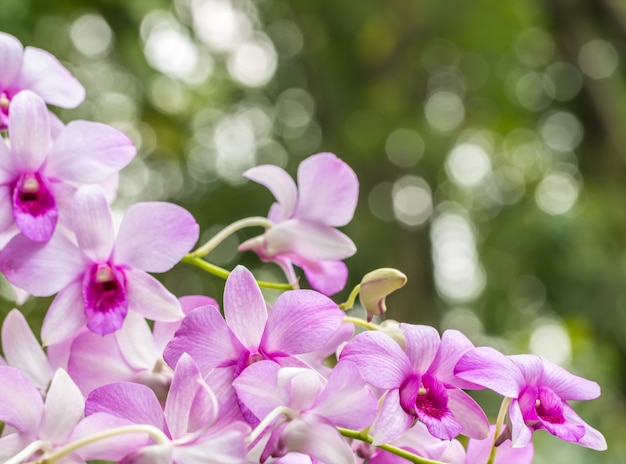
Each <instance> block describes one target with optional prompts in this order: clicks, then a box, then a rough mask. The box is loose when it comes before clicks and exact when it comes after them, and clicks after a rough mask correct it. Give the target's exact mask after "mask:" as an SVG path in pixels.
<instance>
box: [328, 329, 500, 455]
mask: <svg viewBox="0 0 626 464" xmlns="http://www.w3.org/2000/svg"><path fill="white" fill-rule="evenodd" d="M400 328H401V329H402V332H403V334H404V336H405V349H404V350H403V349H402V348H401V347H400V345H399V344H398V343H396V341H395V340H394V339H392V338H391V337H389V336H388V335H385V334H384V333H381V332H377V331H370V332H364V333H361V334H359V335H357V336H356V337H354V338H353V339H352V340H351V341H350V342H348V344H347V345H346V346H345V347H344V349H343V350H342V351H341V355H340V361H343V360H346V361H352V362H354V363H355V364H356V365H357V366H358V368H359V371H360V372H361V375H362V376H363V378H364V379H365V380H366V381H367V382H368V383H370V384H371V385H372V386H374V387H376V388H380V389H383V390H386V394H385V396H384V400H383V403H382V406H381V411H380V412H379V414H378V417H377V418H376V421H375V422H374V424H373V425H372V429H371V433H372V435H373V437H374V444H379V443H387V442H390V441H393V440H395V439H397V438H398V437H400V436H401V435H402V434H403V433H405V432H406V431H407V430H409V428H410V427H411V426H412V425H413V423H414V422H415V420H416V419H419V420H420V421H421V422H423V423H424V424H425V425H426V427H427V428H428V431H429V432H430V434H431V435H433V436H434V437H436V438H442V439H447V440H450V439H452V438H454V437H456V436H457V435H459V434H460V433H463V434H464V435H467V436H469V437H475V438H485V437H486V436H487V434H488V433H489V422H488V421H487V417H486V416H485V413H484V412H483V410H482V409H481V408H480V406H478V404H476V402H475V401H474V400H473V399H472V398H471V397H470V396H469V395H468V394H467V393H465V392H464V391H462V390H461V388H472V387H473V385H472V384H471V383H469V382H464V381H462V380H459V379H456V378H455V377H454V375H453V368H454V364H455V363H456V361H457V360H458V359H459V358H460V357H461V356H462V355H463V353H465V352H467V351H469V350H470V349H472V348H473V345H472V344H471V342H470V341H469V340H468V339H467V338H466V337H465V336H464V335H463V334H461V333H460V332H458V331H455V330H447V331H445V332H444V333H443V335H442V337H441V339H440V338H439V334H438V333H437V330H435V329H434V328H433V327H429V326H417V325H411V324H404V323H402V324H400Z"/></svg>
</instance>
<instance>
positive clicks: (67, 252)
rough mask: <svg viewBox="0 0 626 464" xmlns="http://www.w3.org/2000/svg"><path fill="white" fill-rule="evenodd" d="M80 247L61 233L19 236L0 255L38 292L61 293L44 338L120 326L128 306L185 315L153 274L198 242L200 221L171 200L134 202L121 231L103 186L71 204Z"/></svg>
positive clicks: (21, 283)
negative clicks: (41, 239)
mask: <svg viewBox="0 0 626 464" xmlns="http://www.w3.org/2000/svg"><path fill="white" fill-rule="evenodd" d="M73 225H74V232H75V234H76V239H77V241H78V245H76V244H74V243H73V242H71V241H70V240H69V239H68V238H66V237H65V236H64V235H62V234H61V233H60V232H57V233H55V234H54V236H53V237H52V239H51V240H50V241H49V242H47V243H38V242H32V241H30V240H29V239H28V238H26V237H24V236H23V235H18V236H16V237H15V238H13V239H12V240H11V242H9V244H8V245H7V246H6V247H5V249H4V250H3V251H2V253H0V269H1V270H2V272H4V274H5V275H6V277H7V279H9V281H11V282H12V283H13V284H14V285H17V286H18V287H21V288H24V289H26V290H28V291H29V292H30V293H31V294H33V295H35V296H48V295H53V294H54V293H56V292H58V295H57V296H56V298H55V299H54V301H53V302H52V304H51V305H50V308H49V310H48V312H47V314H46V316H45V319H44V322H43V327H42V340H43V342H44V344H46V345H47V344H55V343H60V342H62V341H64V340H67V339H69V338H71V337H72V336H73V335H75V334H76V333H77V332H78V331H79V330H80V329H81V328H82V327H83V326H84V325H85V324H86V325H87V328H88V329H89V330H91V331H92V332H95V333H98V334H100V335H105V334H108V333H112V332H115V331H116V330H118V329H119V328H120V327H121V326H122V323H123V322H124V318H125V317H126V314H127V312H128V311H129V310H131V311H137V312H138V313H139V314H141V315H142V316H144V317H147V318H149V319H154V320H162V321H176V320H179V319H182V317H183V312H182V310H181V307H180V303H179V302H178V300H177V299H176V297H175V296H174V295H172V294H171V293H170V292H169V291H168V290H167V289H166V288H165V287H164V286H163V285H162V284H161V283H160V282H158V281H157V280H156V279H155V278H154V277H152V276H150V275H149V274H148V272H165V271H167V270H169V269H171V268H172V267H173V266H174V265H175V264H176V263H178V262H179V261H180V259H181V258H182V257H183V256H184V255H185V253H187V252H188V251H189V250H190V249H191V247H192V246H193V245H194V244H195V242H196V240H197V238H198V229H199V227H198V224H197V223H196V221H195V220H194V218H193V216H192V215H191V214H190V213H189V212H188V211H186V210H185V209H183V208H181V207H180V206H177V205H174V204H171V203H161V202H146V203H137V204H135V205H133V206H131V207H130V208H129V209H128V211H127V212H126V214H125V215H124V218H123V219H122V223H121V225H120V229H119V232H118V233H117V237H116V235H115V233H114V229H113V221H112V218H111V211H110V209H109V205H108V203H107V201H106V198H105V195H104V192H103V190H102V189H101V188H100V187H99V186H85V187H82V188H81V189H80V190H79V191H78V192H77V193H76V195H75V197H74V202H73Z"/></svg>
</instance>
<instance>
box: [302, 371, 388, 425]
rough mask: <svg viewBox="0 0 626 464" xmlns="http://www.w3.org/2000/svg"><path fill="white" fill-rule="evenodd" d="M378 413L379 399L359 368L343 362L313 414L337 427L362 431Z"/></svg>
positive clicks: (331, 376) (331, 378)
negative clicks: (366, 382)
mask: <svg viewBox="0 0 626 464" xmlns="http://www.w3.org/2000/svg"><path fill="white" fill-rule="evenodd" d="M377 410H378V400H377V399H376V397H375V396H374V394H373V393H372V391H371V389H370V388H369V387H368V386H367V385H366V384H365V381H364V380H363V378H362V377H361V375H360V374H359V370H358V369H357V367H356V366H355V365H354V364H353V363H351V362H349V361H343V362H340V363H338V364H337V365H336V366H335V367H334V369H333V370H332V372H331V374H330V377H329V379H328V383H327V384H326V388H325V389H324V391H323V392H322V394H321V395H320V396H319V398H318V399H317V401H316V404H315V407H314V408H312V409H311V412H313V413H315V414H318V415H320V416H322V417H324V418H326V419H328V420H329V421H330V422H331V423H332V424H333V425H335V426H337V427H345V428H349V429H356V430H361V429H363V428H365V427H368V426H369V425H371V424H372V422H374V418H375V417H376V411H377Z"/></svg>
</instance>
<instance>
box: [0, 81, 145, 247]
mask: <svg viewBox="0 0 626 464" xmlns="http://www.w3.org/2000/svg"><path fill="white" fill-rule="evenodd" d="M10 109H11V120H10V122H9V139H10V143H7V142H6V141H4V140H0V232H2V233H3V236H4V238H3V242H2V243H0V245H4V243H6V241H7V240H8V239H10V238H11V237H12V236H13V235H15V234H16V233H17V232H22V234H24V235H25V236H26V237H28V238H29V239H30V240H34V241H37V242H45V241H48V240H49V239H50V237H51V236H52V234H53V233H54V231H55V229H56V225H57V222H58V221H59V220H60V221H66V222H68V221H67V220H68V219H69V216H70V211H71V199H72V196H73V194H74V192H75V191H76V189H77V187H79V186H81V185H84V184H98V183H103V182H105V181H108V180H109V179H112V178H114V177H115V175H117V173H118V171H119V170H120V169H122V168H123V167H124V166H126V165H127V164H128V163H129V162H130V161H131V160H132V158H133V157H134V156H135V152H136V150H135V147H134V146H133V144H132V142H131V141H130V140H129V139H128V137H126V136H125V135H124V134H123V133H121V132H120V131H118V130H117V129H114V128H112V127H109V126H107V125H105V124H100V123H96V122H88V121H74V122H71V123H70V124H68V125H67V126H65V127H63V128H62V130H61V132H60V133H59V134H58V136H56V137H55V138H53V137H52V132H51V129H50V118H49V115H48V110H47V108H46V104H45V103H44V101H43V100H42V99H41V98H40V97H39V96H38V95H36V94H34V93H33V92H30V91H23V92H20V93H19V94H18V95H16V96H15V98H13V100H12V101H11V105H10Z"/></svg>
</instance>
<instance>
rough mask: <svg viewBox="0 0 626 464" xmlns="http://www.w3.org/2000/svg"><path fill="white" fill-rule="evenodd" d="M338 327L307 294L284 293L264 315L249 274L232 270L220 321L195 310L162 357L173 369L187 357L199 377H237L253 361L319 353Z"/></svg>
mask: <svg viewBox="0 0 626 464" xmlns="http://www.w3.org/2000/svg"><path fill="white" fill-rule="evenodd" d="M342 321H343V312H342V311H341V310H340V309H339V307H338V306H337V304H336V303H335V302H334V301H332V300H331V299H329V298H328V297H326V296H324V295H322V294H320V293H317V292H315V291H313V290H291V291H287V292H285V293H283V294H281V295H280V296H279V297H278V298H277V299H276V302H275V303H274V305H273V307H272V308H271V310H268V305H267V304H266V303H265V300H264V299H263V294H262V293H261V289H260V288H259V286H258V284H257V283H256V281H255V280H254V276H253V275H252V273H251V272H250V271H248V270H247V269H246V268H245V267H243V266H237V267H236V268H235V269H234V270H233V271H232V273H231V274H230V276H229V277H228V279H227V280H226V286H225V288H224V317H222V315H221V314H220V312H219V310H218V309H217V308H215V307H213V306H205V307H201V308H198V309H195V310H194V311H192V312H191V313H189V314H188V315H187V316H186V317H185V319H184V320H183V322H182V324H181V326H180V329H179V330H178V331H177V332H176V335H175V336H174V338H173V340H172V341H171V342H170V343H169V344H168V345H167V347H166V348H165V351H164V353H163V357H164V359H165V361H166V362H167V363H168V364H169V365H170V366H172V367H173V366H175V365H176V362H177V361H178V359H179V358H180V357H181V356H182V354H183V353H189V355H190V356H191V357H192V358H193V359H194V361H195V362H196V363H197V364H198V366H199V368H200V371H201V372H202V373H203V374H205V375H206V374H208V373H209V372H210V371H211V370H212V369H214V368H232V369H234V371H233V375H235V376H237V375H239V373H240V372H241V371H243V369H244V368H246V367H247V366H248V365H250V364H252V363H254V362H255V361H259V360H262V359H266V360H273V361H276V362H282V361H283V360H287V359H290V358H292V357H293V356H296V355H300V354H305V353H311V352H314V351H316V350H318V349H320V348H322V347H324V346H325V345H326V343H327V342H328V341H329V340H330V339H331V337H332V336H333V335H335V333H336V332H337V330H338V329H339V327H340V325H341V323H342Z"/></svg>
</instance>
